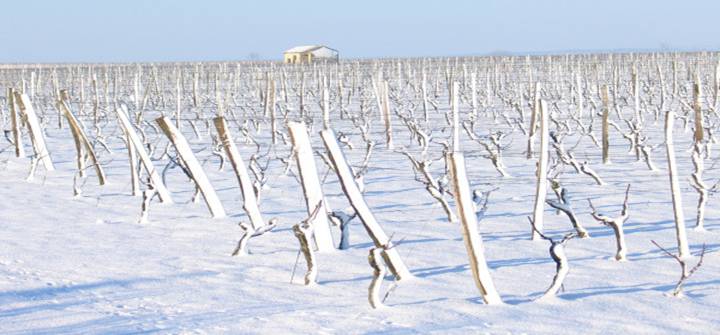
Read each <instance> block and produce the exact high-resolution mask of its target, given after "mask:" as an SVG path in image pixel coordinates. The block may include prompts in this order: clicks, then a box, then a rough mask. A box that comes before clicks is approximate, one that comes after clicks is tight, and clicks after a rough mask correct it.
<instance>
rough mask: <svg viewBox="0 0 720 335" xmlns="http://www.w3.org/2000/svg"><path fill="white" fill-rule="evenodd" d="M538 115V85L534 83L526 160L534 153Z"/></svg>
mask: <svg viewBox="0 0 720 335" xmlns="http://www.w3.org/2000/svg"><path fill="white" fill-rule="evenodd" d="M539 114H540V83H538V82H536V83H535V96H534V98H533V109H532V112H531V113H530V127H529V128H528V144H527V156H526V157H527V159H531V158H532V157H533V152H534V151H535V132H536V131H537V117H538V115H539Z"/></svg>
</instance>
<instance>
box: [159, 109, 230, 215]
mask: <svg viewBox="0 0 720 335" xmlns="http://www.w3.org/2000/svg"><path fill="white" fill-rule="evenodd" d="M155 122H157V124H158V125H159V126H160V129H162V131H163V133H165V136H167V138H168V139H169V140H170V142H171V143H172V144H173V146H175V150H177V152H178V155H179V156H180V159H182V160H183V162H185V166H186V167H187V169H188V170H189V171H190V177H191V178H192V180H193V181H194V182H195V185H196V186H197V188H198V189H199V190H200V192H201V193H202V195H203V198H204V199H205V204H207V206H208V209H209V210H210V214H211V215H212V216H213V217H214V218H224V217H225V209H223V206H222V203H221V202H220V199H219V198H218V196H217V194H216V193H215V188H213V186H212V185H211V184H210V180H209V179H208V177H207V176H206V175H205V171H203V169H202V165H200V162H198V160H197V158H196V157H195V154H193V152H192V149H191V148H190V144H189V143H188V142H187V140H186V139H185V136H183V135H182V134H181V133H180V131H178V130H177V128H175V126H174V125H173V124H172V121H171V120H170V119H169V118H168V117H167V116H162V117H159V118H157V119H155Z"/></svg>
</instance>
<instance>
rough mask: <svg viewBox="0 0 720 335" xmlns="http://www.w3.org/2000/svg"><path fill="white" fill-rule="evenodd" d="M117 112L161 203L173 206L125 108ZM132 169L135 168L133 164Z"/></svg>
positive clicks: (168, 193)
mask: <svg viewBox="0 0 720 335" xmlns="http://www.w3.org/2000/svg"><path fill="white" fill-rule="evenodd" d="M115 112H116V113H117V116H118V121H119V122H120V127H121V128H122V129H123V131H124V132H125V137H126V139H127V142H128V145H132V146H133V147H134V148H135V151H136V153H137V155H138V156H140V162H141V163H142V165H143V167H145V171H146V172H147V174H148V176H150V182H152V184H153V187H154V188H155V190H156V191H157V192H158V196H159V197H160V201H161V202H163V203H169V204H171V203H172V202H173V201H172V197H171V196H170V192H169V191H168V189H167V188H165V183H163V180H162V178H161V177H160V174H159V173H158V171H157V169H155V166H154V165H153V163H152V160H150V155H148V153H147V151H145V147H144V146H143V142H142V141H141V140H140V137H139V136H138V134H137V133H136V132H135V129H134V128H133V125H132V123H130V119H129V118H128V115H127V111H126V110H125V106H122V107H120V108H116V109H115ZM130 158H131V159H132V153H131V154H130ZM130 168H131V169H132V168H133V167H132V163H131V166H130Z"/></svg>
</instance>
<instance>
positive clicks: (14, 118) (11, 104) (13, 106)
mask: <svg viewBox="0 0 720 335" xmlns="http://www.w3.org/2000/svg"><path fill="white" fill-rule="evenodd" d="M7 105H8V112H10V124H11V125H12V136H13V144H14V145H15V157H18V158H23V157H25V148H24V147H23V144H22V131H21V130H20V127H21V126H20V124H21V122H20V119H21V117H20V110H19V108H18V107H17V105H18V104H17V102H15V90H14V89H13V88H8V89H7Z"/></svg>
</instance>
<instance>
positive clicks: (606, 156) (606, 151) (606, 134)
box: [600, 85, 610, 164]
mask: <svg viewBox="0 0 720 335" xmlns="http://www.w3.org/2000/svg"><path fill="white" fill-rule="evenodd" d="M600 94H601V96H602V102H603V116H602V160H603V164H609V163H610V139H609V138H610V120H609V118H610V97H609V93H608V86H607V85H603V86H602V91H601V92H600Z"/></svg>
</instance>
